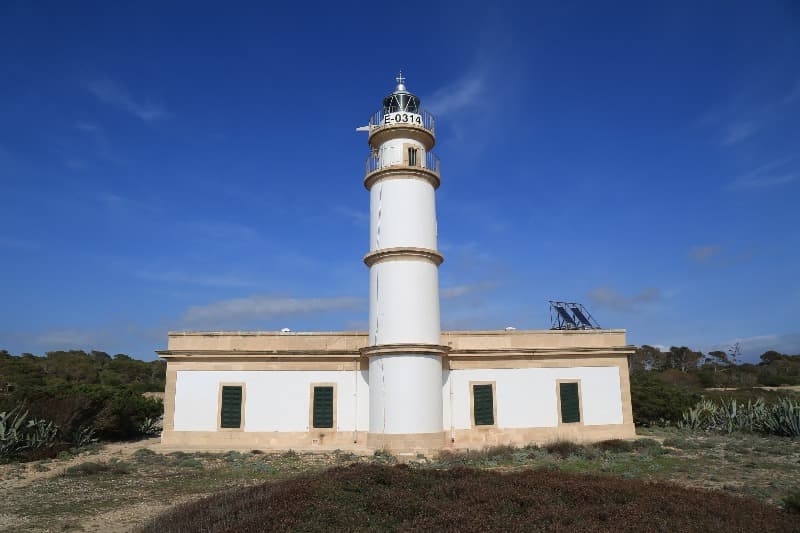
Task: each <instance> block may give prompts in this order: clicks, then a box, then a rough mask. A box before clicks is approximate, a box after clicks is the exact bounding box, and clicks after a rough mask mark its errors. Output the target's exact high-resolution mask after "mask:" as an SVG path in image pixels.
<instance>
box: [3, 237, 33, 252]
mask: <svg viewBox="0 0 800 533" xmlns="http://www.w3.org/2000/svg"><path fill="white" fill-rule="evenodd" d="M0 248H14V249H16V250H27V251H33V250H38V249H39V248H41V245H40V244H39V243H36V242H33V241H29V240H25V239H17V238H14V237H6V236H3V235H0Z"/></svg>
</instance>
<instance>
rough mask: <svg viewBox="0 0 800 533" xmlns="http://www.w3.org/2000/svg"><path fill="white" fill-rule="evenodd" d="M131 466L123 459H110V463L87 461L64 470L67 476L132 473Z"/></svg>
mask: <svg viewBox="0 0 800 533" xmlns="http://www.w3.org/2000/svg"><path fill="white" fill-rule="evenodd" d="M130 473H131V467H130V465H129V464H128V463H123V462H121V461H113V460H112V461H109V462H108V463H97V462H94V461H87V462H85V463H80V464H77V465H74V466H70V467H69V468H67V470H66V471H65V472H64V475H66V476H96V475H98V474H130Z"/></svg>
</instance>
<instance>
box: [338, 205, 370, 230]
mask: <svg viewBox="0 0 800 533" xmlns="http://www.w3.org/2000/svg"><path fill="white" fill-rule="evenodd" d="M332 209H333V212H334V213H336V214H337V215H339V216H342V217H344V218H346V219H349V220H350V222H352V223H353V224H354V225H356V226H359V227H363V226H367V225H368V224H369V213H368V212H366V211H361V210H359V209H353V208H352V207H347V206H346V205H335V206H333V208H332Z"/></svg>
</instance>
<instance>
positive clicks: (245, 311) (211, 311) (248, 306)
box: [183, 296, 364, 324]
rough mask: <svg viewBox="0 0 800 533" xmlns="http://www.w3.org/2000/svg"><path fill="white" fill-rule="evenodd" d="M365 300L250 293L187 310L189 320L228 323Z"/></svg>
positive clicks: (338, 307)
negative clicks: (250, 294)
mask: <svg viewBox="0 0 800 533" xmlns="http://www.w3.org/2000/svg"><path fill="white" fill-rule="evenodd" d="M363 304H364V300H363V299H361V298H354V297H349V296H342V297H335V298H276V297H272V296H249V297H247V298H235V299H232V300H221V301H219V302H214V303H210V304H207V305H198V306H193V307H190V308H189V309H188V310H187V311H186V313H185V314H184V317H183V319H184V321H186V322H189V323H205V324H208V323H226V322H229V321H233V320H239V321H243V320H266V319H270V318H277V317H283V316H290V315H308V314H314V313H321V312H326V311H337V310H347V309H359V308H361V307H362V306H363Z"/></svg>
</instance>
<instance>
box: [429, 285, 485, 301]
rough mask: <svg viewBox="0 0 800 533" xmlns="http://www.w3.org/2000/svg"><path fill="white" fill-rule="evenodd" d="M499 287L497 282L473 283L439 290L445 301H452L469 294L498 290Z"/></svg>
mask: <svg viewBox="0 0 800 533" xmlns="http://www.w3.org/2000/svg"><path fill="white" fill-rule="evenodd" d="M498 286H499V283H498V282H496V281H481V282H479V283H472V284H467V285H455V286H453V287H442V288H441V289H440V290H439V296H440V297H441V298H442V299H443V300H452V299H454V298H460V297H462V296H466V295H467V294H472V293H476V292H485V291H490V290H493V289H496V288H497V287H498Z"/></svg>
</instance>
